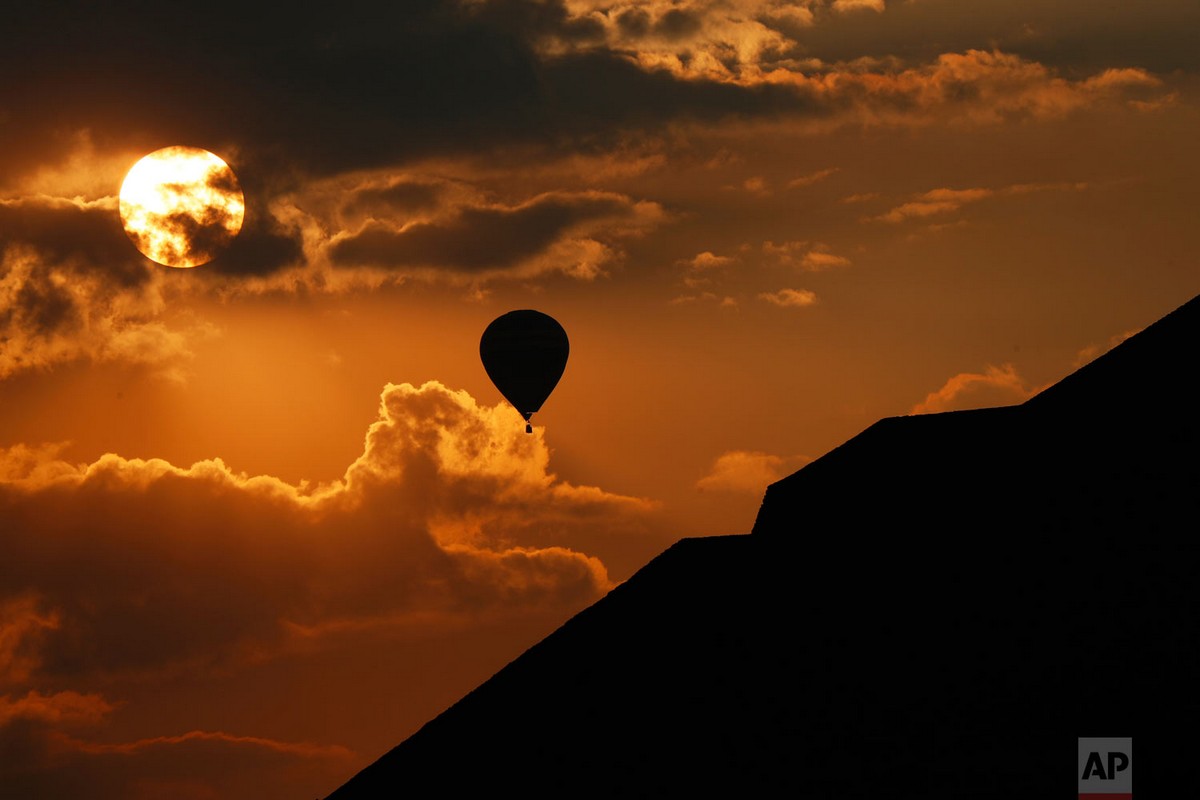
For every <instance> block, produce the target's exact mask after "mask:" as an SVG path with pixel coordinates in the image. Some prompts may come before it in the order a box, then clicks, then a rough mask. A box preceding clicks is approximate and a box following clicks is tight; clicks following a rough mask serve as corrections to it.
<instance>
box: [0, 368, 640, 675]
mask: <svg viewBox="0 0 1200 800" xmlns="http://www.w3.org/2000/svg"><path fill="white" fill-rule="evenodd" d="M518 421H519V418H518V417H517V415H516V414H515V412H513V411H511V409H509V408H508V407H507V406H506V405H501V406H496V407H490V408H489V407H484V406H479V405H477V404H476V403H475V401H474V400H473V399H472V398H471V397H470V396H469V395H467V394H466V393H465V392H455V391H451V390H449V389H447V388H445V387H444V386H442V385H441V384H438V383H427V384H425V385H424V386H422V387H413V386H409V385H407V384H405V385H400V386H388V387H387V388H386V389H385V391H384V393H383V395H382V398H381V409H380V418H379V420H378V421H377V422H375V423H374V424H373V425H372V426H371V428H370V430H369V431H368V434H367V440H366V447H365V450H364V452H363V455H362V456H361V457H360V458H359V459H358V460H357V461H355V463H354V464H352V465H351V466H350V467H349V469H348V470H347V471H346V475H345V477H344V478H343V479H342V480H340V481H337V482H334V483H331V484H325V485H316V486H312V485H299V486H297V485H292V484H289V483H286V482H284V481H281V480H279V479H277V478H273V477H270V476H266V475H245V474H242V473H237V472H234V471H233V470H231V469H230V468H229V467H227V466H226V465H225V464H224V463H222V462H221V461H220V460H219V459H213V460H210V461H202V462H198V463H196V464H193V465H192V466H190V467H177V466H175V465H172V464H170V463H168V462H166V461H162V460H160V459H148V460H142V459H127V458H123V457H121V456H117V455H113V454H108V455H105V456H102V457H101V458H99V459H97V460H96V461H94V462H92V463H90V464H82V465H72V464H67V463H65V462H62V461H57V460H47V458H51V456H50V454H49V453H47V452H41V453H37V452H35V451H32V450H30V449H29V448H22V447H17V448H13V449H11V450H9V451H7V452H6V453H5V454H4V458H3V459H0V462H3V463H4V465H5V469H4V470H2V471H0V473H2V474H4V475H5V483H4V484H0V519H3V521H4V525H3V527H2V529H3V533H2V534H0V541H2V542H3V546H4V549H5V552H6V553H7V554H8V557H7V558H6V560H5V562H4V565H3V566H0V599H2V600H3V602H4V603H5V605H4V608H5V610H6V619H5V625H4V627H3V628H2V629H0V643H2V644H3V649H2V650H0V655H3V657H4V658H5V659H6V661H7V663H8V664H10V666H11V665H14V664H15V665H21V664H23V665H25V666H24V667H23V668H22V671H23V672H24V673H27V674H28V673H31V672H32V673H33V677H36V676H37V675H39V674H40V675H47V676H52V675H57V676H60V677H64V678H66V677H70V676H71V675H73V674H77V673H81V674H106V673H114V672H115V673H121V674H123V673H126V672H128V671H130V670H132V671H134V672H135V673H136V672H143V671H157V670H162V669H188V668H189V667H188V664H189V663H191V662H192V661H194V660H195V659H199V658H203V659H204V660H205V661H211V660H212V659H214V658H216V659H217V660H220V661H226V662H236V661H237V659H239V658H241V657H242V655H240V654H244V653H247V652H251V651H253V652H255V653H263V652H269V650H270V648H271V647H279V646H282V645H283V644H285V640H286V639H288V637H289V636H290V635H291V634H290V631H291V630H293V629H292V628H289V627H288V625H286V624H285V623H293V624H295V625H299V626H302V627H307V628H309V629H313V628H315V627H317V626H319V623H320V622H321V620H323V619H339V620H345V619H348V618H353V617H354V616H356V615H364V616H367V617H372V618H376V617H378V616H379V615H381V614H384V615H386V614H397V615H399V616H400V617H403V615H404V614H407V613H412V614H419V613H424V612H430V611H435V612H438V613H449V614H451V615H454V614H475V613H482V612H483V611H485V610H486V609H488V608H490V607H497V608H512V607H516V606H522V605H528V604H538V605H545V604H561V605H565V606H575V605H578V604H581V603H584V602H587V601H588V600H590V599H594V598H595V597H597V596H598V595H599V594H601V593H603V592H604V591H606V590H607V589H608V588H609V586H610V582H609V580H608V577H607V573H606V570H605V568H604V565H603V564H602V563H601V562H600V561H599V560H598V559H596V558H595V557H592V556H588V555H585V554H584V553H581V552H578V551H576V550H574V549H572V548H571V545H570V543H571V541H572V539H573V537H576V536H578V535H581V534H582V533H587V532H589V531H598V532H605V531H608V530H610V529H612V528H614V527H615V528H620V527H621V526H622V525H632V526H633V527H637V525H638V524H640V523H638V520H637V518H638V517H639V516H644V514H645V513H646V512H647V511H649V510H650V509H651V507H652V506H651V504H649V503H647V502H646V501H643V500H639V499H636V498H628V497H622V496H618V495H612V494H609V493H607V492H604V491H603V490H601V489H598V488H594V487H582V486H574V485H571V484H567V483H564V482H562V481H560V480H558V479H557V478H556V477H555V476H554V474H553V473H551V472H550V471H549V451H548V450H547V448H546V445H545V443H544V441H543V440H542V438H541V434H540V431H539V432H536V433H535V434H534V435H526V434H525V433H524V429H523V427H522V426H521V425H519V424H518ZM35 530H36V531H38V536H37V537H36V539H35V537H31V536H30V535H28V532H29V531H35ZM45 540H53V541H55V542H56V543H57V544H56V547H54V548H52V549H45V548H41V547H39V546H37V542H38V541H45ZM131 553H136V554H138V557H137V558H136V559H134V560H130V554H131ZM83 554H86V556H85V555H83ZM81 559H82V560H81ZM201 587H207V588H206V589H205V590H204V591H199V592H197V591H196V589H198V588H201ZM32 598H37V599H36V602H35V601H34V600H33V599H32ZM147 601H152V602H147ZM150 632H157V633H155V634H153V635H151V633H150ZM131 637H132V638H131ZM120 642H125V644H124V645H119V644H118V643H120ZM264 648H265V649H264ZM35 667H36V669H35ZM30 679H31V680H32V677H31V678H30Z"/></svg>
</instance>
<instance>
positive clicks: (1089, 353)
mask: <svg viewBox="0 0 1200 800" xmlns="http://www.w3.org/2000/svg"><path fill="white" fill-rule="evenodd" d="M1141 331H1142V329H1141V328H1135V329H1133V330H1130V331H1125V332H1124V333H1118V334H1116V335H1115V336H1110V337H1109V339H1108V341H1107V342H1105V343H1103V344H1094V343H1093V344H1089V345H1088V346H1087V347H1084V348H1083V349H1081V350H1080V351H1079V352H1078V353H1076V354H1075V360H1074V361H1073V362H1072V366H1073V367H1075V368H1076V369H1078V368H1079V367H1082V366H1083V365H1084V364H1088V363H1090V362H1092V361H1095V360H1096V359H1097V358H1099V357H1100V356H1102V355H1104V354H1105V353H1107V352H1108V351H1109V350H1112V349H1113V348H1114V347H1116V346H1117V345H1119V344H1120V343H1121V342H1123V341H1125V340H1126V339H1128V338H1129V337H1130V336H1135V335H1137V334H1138V333H1141Z"/></svg>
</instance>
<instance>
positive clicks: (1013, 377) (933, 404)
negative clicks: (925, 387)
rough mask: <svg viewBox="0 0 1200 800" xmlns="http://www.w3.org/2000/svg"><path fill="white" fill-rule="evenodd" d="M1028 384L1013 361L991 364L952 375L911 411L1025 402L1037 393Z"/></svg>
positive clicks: (951, 409) (946, 409) (935, 410)
mask: <svg viewBox="0 0 1200 800" xmlns="http://www.w3.org/2000/svg"><path fill="white" fill-rule="evenodd" d="M1036 393H1037V392H1036V390H1035V389H1031V388H1029V387H1027V386H1026V385H1025V381H1024V380H1022V379H1021V376H1020V375H1018V374H1017V370H1016V368H1015V367H1013V365H1012V364H1004V365H1003V366H1000V367H995V366H988V368H987V369H986V370H985V371H984V372H982V373H979V372H962V373H959V374H958V375H955V376H954V377H952V378H950V379H949V380H948V381H946V383H945V384H944V385H943V386H942V388H940V389H938V390H937V391H936V392H930V394H929V395H928V396H927V397H926V398H925V399H924V400H923V401H921V402H920V403H917V404H916V405H915V406H913V407H912V410H911V411H909V413H910V414H931V413H937V412H941V411H959V410H964V409H969V408H990V407H992V406H1007V405H1013V404H1015V403H1022V402H1024V401H1026V400H1028V399H1029V398H1030V397H1032V396H1033V395H1034V394H1036Z"/></svg>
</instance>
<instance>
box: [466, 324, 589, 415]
mask: <svg viewBox="0 0 1200 800" xmlns="http://www.w3.org/2000/svg"><path fill="white" fill-rule="evenodd" d="M570 349H571V347H570V344H569V342H568V341H567V332H566V331H564V330H563V327H562V325H559V324H558V321H557V320H555V319H554V317H551V316H548V315H546V314H543V313H542V312H540V311H532V310H529V309H523V310H521V311H510V312H508V313H507V314H503V315H501V316H499V317H497V318H496V319H494V320H492V324H491V325H488V326H487V330H485V331H484V332H483V338H481V339H480V340H479V358H480V359H481V360H482V361H483V368H484V369H485V370H487V374H488V377H489V378H491V379H492V383H494V384H496V388H497V389H499V390H500V394H502V395H504V399H506V400H508V402H510V403H512V405H513V407H514V408H516V409H517V411H519V412H521V416H523V417H524V418H525V432H526V433H533V426H532V425H531V424H529V418H530V417H532V416H533V414H534V412H535V411H537V410H539V409H540V408H541V407H542V403H544V402H546V398H547V397H549V396H550V392H552V391H554V387H555V386H556V385H557V384H558V379H559V378H561V377H562V374H563V370H564V369H566V367H567V354H568V353H569V352H570Z"/></svg>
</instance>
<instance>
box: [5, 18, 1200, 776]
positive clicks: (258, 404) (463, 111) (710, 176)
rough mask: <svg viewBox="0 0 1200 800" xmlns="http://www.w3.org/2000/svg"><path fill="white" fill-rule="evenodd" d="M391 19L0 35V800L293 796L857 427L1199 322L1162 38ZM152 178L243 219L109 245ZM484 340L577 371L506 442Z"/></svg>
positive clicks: (731, 517)
mask: <svg viewBox="0 0 1200 800" xmlns="http://www.w3.org/2000/svg"><path fill="white" fill-rule="evenodd" d="M404 5H405V7H404V8H403V9H401V10H397V9H388V10H384V9H382V8H381V9H369V10H368V9H366V8H365V7H364V9H362V10H360V9H357V8H351V7H350V6H347V7H346V8H344V9H340V13H342V14H343V15H344V16H343V18H340V19H330V18H328V16H327V15H326V14H325V13H322V14H321V15H314V16H312V17H306V16H303V15H302V14H303V13H304V12H290V13H291V14H292V16H287V17H279V18H276V19H274V20H272V21H270V24H263V23H260V22H257V21H250V20H242V19H241V18H240V16H239V14H240V10H239V7H238V6H231V7H230V8H228V9H214V11H213V13H212V14H211V16H210V17H206V18H203V19H195V18H192V17H184V16H180V17H178V18H177V17H175V16H173V15H174V14H175V12H173V11H171V10H170V9H162V8H159V9H154V10H153V11H149V10H139V9H137V8H135V7H134V6H133V5H132V4H130V5H128V6H127V7H126V6H123V7H122V8H120V9H113V10H109V11H105V12H103V13H102V12H99V11H95V12H88V13H82V14H73V15H71V17H70V19H69V20H65V21H64V17H63V16H61V15H55V14H53V13H51V11H48V10H36V9H35V10H29V11H23V12H19V13H18V14H16V15H15V16H14V17H13V19H12V21H11V23H8V22H7V21H6V28H5V31H4V32H3V33H0V39H2V40H3V41H2V42H0V44H3V47H0V68H2V69H3V74H4V75H5V76H6V79H5V81H4V83H3V86H2V87H0V145H2V146H0V408H2V409H3V410H4V411H3V414H0V552H2V553H4V554H5V555H4V557H3V558H2V559H0V785H6V786H13V787H18V789H19V791H18V796H21V797H30V798H39V797H56V798H62V797H77V796H78V797H82V796H88V797H97V798H107V797H114V798H115V797H122V798H130V797H133V798H138V797H146V798H153V797H162V796H172V797H185V798H208V797H221V798H243V797H245V798H249V797H256V798H274V797H281V798H282V797H302V796H306V793H307V796H310V797H311V796H318V795H323V794H325V793H327V792H329V791H331V790H332V789H333V788H335V787H336V786H337V785H338V784H339V783H340V782H341V781H343V780H345V779H346V778H348V777H349V776H350V775H351V774H353V773H354V772H355V771H356V770H358V769H360V768H361V767H362V766H364V765H366V764H367V763H369V762H370V761H371V760H373V759H374V758H376V757H377V756H378V755H380V754H381V753H383V752H384V751H385V750H386V749H388V748H389V747H391V746H392V745H394V744H396V743H398V742H399V741H400V740H401V739H403V738H404V737H405V736H407V735H408V734H409V733H411V732H412V731H414V730H415V729H416V728H417V727H419V726H420V725H421V724H422V723H424V722H425V721H427V720H428V719H429V718H431V717H432V716H433V715H435V714H436V713H438V712H439V711H440V710H442V709H444V708H445V707H446V706H447V705H449V704H450V703H451V702H453V701H454V700H455V699H457V698H458V697H460V696H461V695H462V694H464V693H465V692H466V691H468V690H470V689H471V688H473V687H474V686H475V685H477V684H478V683H479V682H480V681H482V680H484V679H486V678H487V677H488V676H489V675H491V674H492V673H493V672H495V671H496V669H498V668H499V667H501V666H503V664H504V663H506V662H507V661H508V660H510V659H511V658H513V657H515V656H516V655H517V654H519V653H520V652H521V651H522V650H523V649H524V648H526V647H528V646H529V645H530V644H532V643H533V642H535V641H537V640H538V639H540V638H541V637H543V636H544V635H545V634H547V633H548V632H550V631H551V630H553V629H554V627H556V626H557V625H558V624H560V623H561V622H562V621H564V620H565V619H566V618H568V617H569V616H570V615H571V614H573V613H574V612H575V611H577V610H578V609H580V608H582V607H584V606H586V605H587V604H589V603H591V602H593V601H594V600H595V599H596V598H597V597H599V596H601V595H602V594H603V593H604V592H605V591H606V590H607V589H608V588H609V587H611V586H612V585H613V583H614V582H619V581H621V580H623V579H625V578H626V577H628V576H629V575H630V574H632V572H634V571H635V570H636V569H637V568H639V567H640V566H641V565H642V564H644V563H645V562H646V561H647V560H648V559H650V558H651V557H653V556H654V555H655V554H657V553H658V552H660V551H661V550H662V549H663V548H664V547H666V546H667V545H668V544H670V543H671V542H672V541H674V540H676V539H677V538H679V537H682V536H696V535H708V534H724V533H736V532H745V531H748V530H749V528H750V527H751V525H752V524H753V519H754V514H755V512H756V510H757V506H758V502H759V500H760V498H761V495H762V490H763V489H764V488H765V486H766V484H767V483H768V482H770V481H772V480H774V479H775V478H777V477H782V476H783V475H786V474H788V473H790V472H791V471H794V470H795V469H798V468H799V467H801V466H803V465H804V464H805V463H807V461H808V460H810V459H812V458H815V457H818V456H820V455H821V454H823V453H825V452H826V451H828V450H829V449H830V448H832V447H834V446H836V445H837V444H839V443H841V442H842V441H845V440H846V439H847V438H849V437H851V436H853V435H854V434H856V433H857V432H858V431H860V430H862V429H863V428H865V427H866V426H868V425H869V424H871V423H872V422H874V421H875V420H876V419H878V418H880V417H882V416H889V415H896V414H907V413H924V412H936V411H942V410H948V409H956V408H965V407H978V406H987V405H1000V404H1008V403H1014V402H1019V401H1021V400H1023V399H1025V398H1026V397H1028V396H1030V395H1031V394H1032V393H1035V392H1036V391H1037V390H1039V389H1040V388H1041V387H1044V386H1046V385H1048V384H1049V383H1052V382H1054V381H1056V380H1058V379H1059V378H1061V377H1062V376H1064V375H1065V374H1067V373H1069V372H1070V371H1071V370H1073V369H1074V368H1076V367H1077V366H1078V365H1080V364H1081V363H1085V362H1086V361H1087V360H1089V359H1091V358H1094V357H1095V356H1096V355H1098V354H1099V353H1101V352H1103V351H1105V350H1106V349H1108V348H1109V347H1111V346H1112V345H1113V344H1115V343H1116V342H1118V341H1120V340H1121V338H1123V337H1125V336H1127V335H1128V334H1130V333H1131V332H1134V331H1136V330H1138V329H1140V328H1142V327H1144V326H1145V325H1147V324H1149V323H1151V322H1153V321H1154V320H1156V319H1157V318H1159V317H1160V316H1162V315H1163V314H1165V313H1166V312H1168V311H1170V310H1172V309H1173V308H1175V307H1177V306H1178V305H1180V304H1182V303H1183V302H1184V301H1186V300H1188V299H1190V298H1191V297H1192V296H1194V295H1195V294H1196V293H1197V292H1198V291H1200V277H1198V272H1197V269H1196V267H1197V261H1196V252H1197V245H1198V244H1200V232H1198V231H1200V226H1197V225H1196V224H1195V218H1196V211H1197V208H1198V207H1200V204H1198V202H1197V201H1198V199H1200V198H1198V190H1197V186H1198V185H1200V183H1198V181H1200V158H1198V157H1197V155H1196V148H1195V142H1196V141H1198V140H1200V82H1198V81H1197V71H1198V67H1200V63H1198V61H1197V55H1196V49H1195V47H1194V42H1193V41H1192V39H1193V38H1194V32H1195V31H1196V30H1198V29H1200V9H1197V7H1196V5H1195V4H1194V3H1192V2H1186V1H1185V0H1150V1H1149V2H1143V3H1138V4H1123V5H1121V6H1120V7H1109V5H1110V4H1104V7H1098V4H1095V3H1090V2H1086V0H1066V1H1065V2H1060V3H1054V4H1046V3H1036V2H1032V0H1007V1H1006V2H1001V1H1000V0H979V2H975V3H969V4H968V3H960V2H956V1H955V0H908V1H907V2H902V1H901V0H886V1H885V0H860V1H858V2H849V1H848V0H836V2H825V0H809V1H808V2H799V3H781V2H771V1H770V0H761V1H758V2H753V1H751V0H728V1H727V2H711V1H710V2H700V1H697V0H689V1H687V2H674V3H671V2H666V1H665V0H656V2H651V3H632V2H608V3H593V2H586V1H585V0H567V1H566V2H531V1H530V0H506V1H504V2H501V1H500V0H480V1H478V2H465V0H464V2H460V3H448V2H443V3H428V4H404ZM1051 5H1052V6H1053V7H1052V8H1048V7H1047V6H1051ZM89 14H90V16H89ZM198 64H202V65H203V66H204V68H203V69H199V68H197V65H198ZM174 144H185V145H191V146H197V147H203V148H206V149H209V150H211V151H212V152H214V153H217V154H218V155H219V156H220V157H221V158H223V159H225V160H226V161H227V162H228V163H229V164H230V165H231V166H232V167H233V169H234V170H235V171H236V172H237V175H238V179H239V180H240V181H241V184H242V187H243V188H244V190H245V192H246V206H247V208H246V227H245V229H244V230H243V231H242V233H241V235H240V236H239V238H238V239H237V240H236V241H235V243H234V244H233V246H232V247H231V248H230V249H229V250H228V251H227V252H226V253H224V254H223V255H222V256H220V257H219V258H218V259H216V260H215V261H213V262H212V263H210V264H207V265H204V266H201V267H198V268H195V269H192V270H172V269H169V268H165V267H161V266H158V265H155V264H153V263H152V262H149V261H147V260H146V259H144V258H142V257H141V256H140V254H139V253H138V252H137V250H136V249H134V247H133V246H132V244H131V243H130V242H129V240H128V239H127V238H126V237H125V235H124V233H123V232H122V230H121V227H120V221H119V218H118V215H117V202H116V193H117V190H118V188H119V186H120V183H121V180H122V178H123V176H124V174H125V172H126V171H127V170H128V169H129V167H130V166H132V164H133V163H134V162H135V161H136V160H137V159H138V158H140V157H141V156H142V155H144V154H146V153H148V152H150V151H152V150H155V149H157V148H160V147H164V146H168V145H174ZM513 308H537V309H539V310H541V311H544V312H546V313H549V314H551V315H553V316H554V317H555V318H556V319H558V320H559V321H560V322H561V323H562V324H563V326H564V327H565V328H566V330H567V332H568V334H569V336H570V338H571V358H570V361H569V363H568V365H567V369H566V373H565V375H564V377H563V379H562V381H561V383H560V384H559V386H558V388H557V389H556V390H555V392H554V394H553V395H552V396H551V398H550V400H549V401H548V402H547V404H546V405H545V406H544V408H543V411H542V412H541V413H539V414H537V415H536V416H535V418H534V422H535V423H536V425H537V430H536V432H535V434H534V435H533V436H526V435H525V434H524V433H523V428H522V426H521V425H520V423H519V418H518V416H517V415H516V413H515V412H513V411H512V410H511V409H510V408H508V406H507V405H505V404H504V403H503V401H502V398H501V397H500V394H499V392H498V391H497V390H496V389H495V388H494V387H493V386H492V385H491V384H490V382H489V381H488V379H487V376H486V374H485V373H484V371H483V369H482V367H481V365H480V364H479V361H478V342H479V336H480V334H481V333H482V331H483V329H484V328H485V327H486V325H487V324H488V322H490V321H491V320H492V319H494V318H495V317H497V316H499V315H500V314H502V313H504V312H505V311H508V310H510V309H513ZM1147 391H1153V387H1147ZM796 535H797V536H804V535H806V532H805V530H804V528H803V521H802V520H799V521H798V524H797V530H796ZM10 754H15V755H10ZM264 787H265V788H264Z"/></svg>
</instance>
